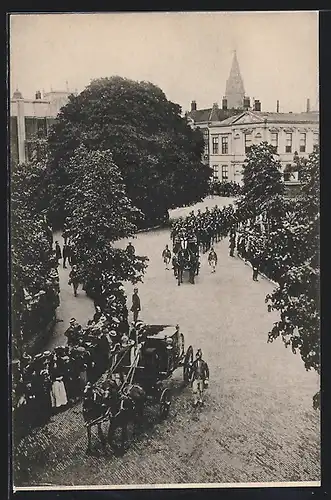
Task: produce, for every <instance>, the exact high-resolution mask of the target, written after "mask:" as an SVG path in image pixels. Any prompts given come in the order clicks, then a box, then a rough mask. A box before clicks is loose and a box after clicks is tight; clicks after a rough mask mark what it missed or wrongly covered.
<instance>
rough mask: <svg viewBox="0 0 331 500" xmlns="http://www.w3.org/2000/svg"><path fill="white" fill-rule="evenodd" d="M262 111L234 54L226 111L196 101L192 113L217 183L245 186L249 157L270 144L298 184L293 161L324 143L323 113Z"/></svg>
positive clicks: (190, 120)
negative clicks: (321, 131)
mask: <svg viewBox="0 0 331 500" xmlns="http://www.w3.org/2000/svg"><path fill="white" fill-rule="evenodd" d="M276 109H277V111H276V112H262V110H261V102H260V101H259V100H257V99H254V100H253V101H252V105H251V99H250V98H249V97H247V96H245V88H244V82H243V79H242V76H241V73H240V68H239V63H238V59H237V54H236V52H234V56H233V61H232V66H231V70H230V75H229V78H228V79H227V81H226V90H225V95H224V97H223V99H222V108H221V109H220V108H219V107H218V104H217V103H215V104H214V105H213V107H212V108H209V109H201V110H200V109H197V105H196V102H195V101H192V104H191V111H190V112H188V113H186V117H187V120H188V123H189V124H190V126H191V127H192V128H199V129H200V130H201V131H202V133H203V136H204V141H205V149H204V155H203V162H204V163H205V164H206V165H209V166H210V167H211V169H212V172H213V174H212V176H213V179H214V180H219V181H221V182H230V181H232V182H237V183H239V184H241V183H242V169H243V163H244V161H245V158H246V153H247V151H248V149H249V147H250V146H251V145H252V144H259V143H260V142H263V141H266V142H268V143H269V144H272V145H273V146H275V147H276V150H277V154H278V155H279V160H280V162H281V165H282V170H283V176H284V181H285V182H286V183H289V184H295V183H296V184H298V173H297V172H294V171H293V158H294V155H295V154H297V155H298V156H299V157H307V156H308V155H309V153H311V152H312V151H313V147H314V145H315V144H318V143H319V113H318V111H310V102H309V99H307V108H306V111H305V112H302V113H279V101H277V106H276Z"/></svg>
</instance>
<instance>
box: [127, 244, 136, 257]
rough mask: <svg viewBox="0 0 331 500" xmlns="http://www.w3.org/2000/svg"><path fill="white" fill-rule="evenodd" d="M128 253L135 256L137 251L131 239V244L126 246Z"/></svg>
mask: <svg viewBox="0 0 331 500" xmlns="http://www.w3.org/2000/svg"><path fill="white" fill-rule="evenodd" d="M125 251H126V253H127V254H128V255H129V256H130V257H131V258H132V257H134V256H135V253H136V249H135V248H134V246H133V245H132V243H131V241H129V244H128V246H127V247H126V249H125Z"/></svg>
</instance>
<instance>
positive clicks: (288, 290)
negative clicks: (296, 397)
mask: <svg viewBox="0 0 331 500" xmlns="http://www.w3.org/2000/svg"><path fill="white" fill-rule="evenodd" d="M297 162H298V169H299V171H300V173H301V180H302V185H301V190H300V196H299V197H298V199H297V200H296V203H295V209H294V212H293V217H292V218H291V222H290V223H287V224H286V225H284V229H283V232H282V234H281V235H279V236H280V237H282V239H283V240H284V239H285V241H286V247H287V248H286V252H283V254H284V255H283V258H284V259H285V260H286V261H287V266H286V267H285V268H284V269H283V272H282V276H281V278H280V279H279V280H278V283H279V284H278V286H277V288H276V289H275V291H274V292H273V293H272V294H270V295H268V296H267V298H266V301H267V302H268V305H269V308H270V309H275V310H278V311H280V314H281V319H280V321H278V322H276V323H275V325H274V327H273V329H272V331H271V332H270V333H269V340H270V341H272V340H274V339H275V338H277V337H279V336H281V337H282V339H283V341H284V343H285V345H290V346H291V347H292V349H293V352H296V351H297V350H298V351H299V352H300V354H301V357H302V359H303V361H304V364H305V367H306V369H307V370H309V369H311V368H313V369H315V370H316V371H317V372H318V373H320V301H319V285H320V268H319V222H320V215H319V179H320V177H319V152H318V150H317V149H316V150H315V151H314V152H313V153H311V154H310V155H309V158H308V159H297Z"/></svg>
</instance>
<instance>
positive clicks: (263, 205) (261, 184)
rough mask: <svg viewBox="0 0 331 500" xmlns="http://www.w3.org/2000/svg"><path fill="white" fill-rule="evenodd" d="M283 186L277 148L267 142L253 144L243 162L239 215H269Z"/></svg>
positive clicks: (276, 203)
mask: <svg viewBox="0 0 331 500" xmlns="http://www.w3.org/2000/svg"><path fill="white" fill-rule="evenodd" d="M284 189H285V188H284V183H283V181H282V174H281V163H280V161H279V160H278V159H277V157H276V153H275V148H274V147H273V146H272V145H271V144H268V143H267V142H262V143H261V144H258V145H255V144H254V145H253V146H251V147H250V149H249V151H248V153H247V155H246V159H245V161H244V165H243V186H242V188H241V193H240V197H239V200H238V202H237V206H238V216H240V217H242V219H243V220H245V219H247V218H254V217H256V216H257V215H260V214H262V213H263V212H268V217H269V218H270V216H271V210H270V209H272V208H276V209H277V205H278V202H279V197H280V196H281V195H283V194H284ZM276 218H277V217H276Z"/></svg>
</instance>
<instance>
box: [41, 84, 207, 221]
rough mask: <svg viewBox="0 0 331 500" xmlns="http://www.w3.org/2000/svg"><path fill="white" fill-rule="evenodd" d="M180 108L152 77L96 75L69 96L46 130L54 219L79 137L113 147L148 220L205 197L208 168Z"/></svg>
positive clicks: (94, 146) (96, 146) (97, 146)
mask: <svg viewBox="0 0 331 500" xmlns="http://www.w3.org/2000/svg"><path fill="white" fill-rule="evenodd" d="M180 113H181V109H180V106H178V105H177V104H174V103H172V102H170V101H169V100H167V98H166V96H165V94H164V93H163V92H162V90H161V89H160V88H159V87H157V86H156V85H153V84H152V83H149V82H135V81H132V80H128V79H125V78H121V77H118V76H116V77H111V78H101V79H97V80H94V81H92V82H91V83H90V85H89V86H88V87H87V88H86V89H85V90H84V91H83V92H81V93H80V94H79V95H78V96H71V97H70V100H69V103H68V104H67V105H66V106H65V107H63V108H62V110H61V112H60V113H59V115H58V118H57V120H56V122H55V124H54V126H53V129H52V131H51V133H50V135H49V138H48V145H49V153H50V168H49V181H50V187H51V194H52V213H53V219H54V218H55V217H60V218H63V215H64V201H65V200H64V194H63V191H62V190H63V187H64V186H66V185H67V184H68V182H69V179H68V177H67V174H66V170H65V164H66V162H68V159H69V158H70V157H71V155H72V153H73V151H74V150H75V149H77V147H79V146H81V145H84V146H85V147H86V148H87V149H88V150H108V151H111V153H112V155H113V161H114V163H115V164H116V165H117V166H118V167H119V169H120V172H121V174H122V177H123V181H124V184H125V188H126V194H127V195H128V197H129V198H130V199H131V200H132V201H133V204H134V205H135V206H136V207H138V208H139V209H141V210H142V211H143V212H144V214H145V224H149V223H150V222H155V221H157V220H160V219H161V218H162V217H164V216H165V214H167V211H168V209H169V208H172V207H175V206H179V205H183V204H188V203H191V202H195V201H198V200H200V199H202V198H203V197H204V195H205V194H206V193H207V190H208V180H209V178H210V175H211V173H210V168H209V167H208V166H205V165H203V164H202V163H201V155H202V152H203V147H204V142H203V137H202V134H201V132H200V131H198V130H192V129H191V127H190V126H189V125H188V124H187V121H186V119H185V118H183V117H181V115H180Z"/></svg>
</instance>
